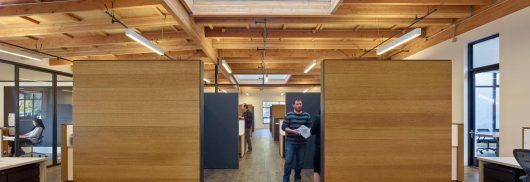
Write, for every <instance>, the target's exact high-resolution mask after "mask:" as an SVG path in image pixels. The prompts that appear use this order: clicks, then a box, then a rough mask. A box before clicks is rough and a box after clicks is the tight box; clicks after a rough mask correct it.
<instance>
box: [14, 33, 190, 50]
mask: <svg viewBox="0 0 530 182" xmlns="http://www.w3.org/2000/svg"><path fill="white" fill-rule="evenodd" d="M142 36H144V37H145V38H146V39H148V40H156V41H159V42H164V41H173V40H180V39H186V38H188V37H189V36H188V35H187V34H186V33H185V32H164V35H162V33H161V32H146V33H144V34H142ZM162 38H163V39H162ZM6 42H9V43H12V44H16V45H19V46H22V47H35V41H31V40H6ZM134 42H135V41H134V40H132V39H130V38H129V37H127V36H125V34H121V33H120V34H113V35H108V34H107V36H99V35H92V36H77V37H71V38H65V37H53V38H44V39H41V41H40V42H39V46H41V45H42V48H44V49H55V48H62V47H84V46H93V45H106V44H124V43H134Z"/></svg>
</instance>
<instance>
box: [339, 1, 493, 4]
mask: <svg viewBox="0 0 530 182" xmlns="http://www.w3.org/2000/svg"><path fill="white" fill-rule="evenodd" d="M491 2H492V1H491V0H399V1H396V0H343V1H342V4H343V5H487V4H491Z"/></svg>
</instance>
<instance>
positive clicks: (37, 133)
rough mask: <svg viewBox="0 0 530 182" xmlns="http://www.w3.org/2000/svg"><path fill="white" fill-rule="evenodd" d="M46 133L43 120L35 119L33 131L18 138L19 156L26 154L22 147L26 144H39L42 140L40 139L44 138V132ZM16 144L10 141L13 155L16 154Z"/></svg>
mask: <svg viewBox="0 0 530 182" xmlns="http://www.w3.org/2000/svg"><path fill="white" fill-rule="evenodd" d="M43 131H44V124H43V123H42V120H41V119H38V118H34V119H33V129H31V131H30V132H28V133H25V134H22V135H19V136H18V143H19V145H18V151H19V154H21V155H24V154H25V152H24V151H23V150H22V148H21V147H20V146H22V145H24V144H32V143H38V142H39V140H40V137H41V136H42V132H43ZM14 143H15V142H14V141H9V145H11V155H14V154H15V144H14Z"/></svg>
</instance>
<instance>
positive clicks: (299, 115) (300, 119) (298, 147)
mask: <svg viewBox="0 0 530 182" xmlns="http://www.w3.org/2000/svg"><path fill="white" fill-rule="evenodd" d="M293 108H294V111H293V112H289V113H287V115H286V116H285V121H284V122H283V124H282V130H283V131H285V133H286V134H287V137H286V139H285V140H286V142H285V168H284V171H283V181H284V182H289V178H290V176H291V169H293V167H294V179H295V182H299V181H301V180H302V176H301V174H300V173H301V172H302V167H303V166H304V158H305V148H306V143H307V139H306V138H304V137H303V136H302V135H301V134H300V131H299V130H297V129H298V128H299V127H300V126H302V125H305V126H306V127H308V128H309V127H311V116H310V115H309V113H307V112H303V111H302V99H300V98H298V97H297V98H295V99H294V100H293ZM295 160H296V161H295ZM293 162H295V163H294V166H293Z"/></svg>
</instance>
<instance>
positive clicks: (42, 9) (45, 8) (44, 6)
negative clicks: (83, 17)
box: [0, 0, 160, 17]
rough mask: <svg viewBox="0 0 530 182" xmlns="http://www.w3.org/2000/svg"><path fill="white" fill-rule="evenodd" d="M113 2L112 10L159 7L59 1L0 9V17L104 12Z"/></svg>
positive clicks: (151, 2)
mask: <svg viewBox="0 0 530 182" xmlns="http://www.w3.org/2000/svg"><path fill="white" fill-rule="evenodd" d="M113 1H114V8H115V9H120V8H131V7H145V6H157V5H160V1H159V0H134V1H131V0H82V1H60V2H49V3H38V4H23V5H12V6H4V7H0V17H1V16H27V15H38V14H52V13H70V12H77V11H91V10H105V4H107V6H109V7H110V5H111V4H112V2H113Z"/></svg>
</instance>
